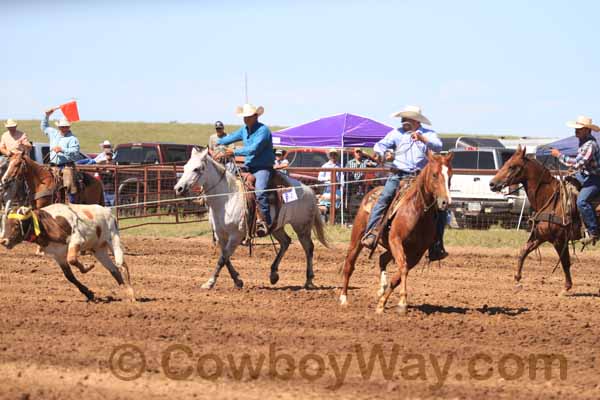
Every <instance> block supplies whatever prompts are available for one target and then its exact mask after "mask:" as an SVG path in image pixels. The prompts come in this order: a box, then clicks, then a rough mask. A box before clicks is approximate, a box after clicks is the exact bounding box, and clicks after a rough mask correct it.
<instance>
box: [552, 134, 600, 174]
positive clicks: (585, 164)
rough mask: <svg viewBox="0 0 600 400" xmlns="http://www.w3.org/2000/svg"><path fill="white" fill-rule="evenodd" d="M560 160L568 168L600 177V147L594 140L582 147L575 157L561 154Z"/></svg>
mask: <svg viewBox="0 0 600 400" xmlns="http://www.w3.org/2000/svg"><path fill="white" fill-rule="evenodd" d="M558 159H559V161H560V162H561V163H563V164H564V165H566V166H567V167H571V168H574V169H577V170H583V171H586V172H588V173H589V174H591V175H600V146H598V143H597V142H596V141H595V140H593V139H592V140H588V141H587V142H585V143H584V144H583V145H581V146H580V147H579V150H578V151H577V155H576V156H575V157H569V156H568V155H566V154H561V155H560V157H558Z"/></svg>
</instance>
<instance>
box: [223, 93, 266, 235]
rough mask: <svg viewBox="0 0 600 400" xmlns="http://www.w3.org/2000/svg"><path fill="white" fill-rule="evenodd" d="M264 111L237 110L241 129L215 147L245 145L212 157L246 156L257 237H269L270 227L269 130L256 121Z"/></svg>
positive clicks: (242, 108) (244, 108) (243, 107)
mask: <svg viewBox="0 0 600 400" xmlns="http://www.w3.org/2000/svg"><path fill="white" fill-rule="evenodd" d="M263 112H264V108H263V107H262V106H260V107H258V108H257V107H255V106H253V105H252V104H244V105H243V106H241V107H237V109H236V114H237V116H239V117H243V118H244V126H242V127H241V128H240V129H238V130H237V131H235V132H233V133H231V134H229V135H227V136H225V137H222V138H220V139H219V140H217V145H228V144H231V143H235V142H239V141H243V142H244V146H243V147H242V148H237V149H235V150H234V149H231V148H226V149H225V150H224V151H223V152H221V153H219V154H218V155H217V156H216V157H215V158H216V159H217V160H221V159H223V158H225V159H227V158H230V157H234V156H244V157H245V160H244V167H245V168H246V169H247V170H248V171H249V172H250V173H251V174H252V175H253V176H254V178H255V179H256V183H255V186H256V201H257V203H258V209H259V213H258V216H257V221H256V225H257V227H256V235H257V236H258V237H263V236H266V235H268V234H269V232H270V231H271V228H272V221H271V213H270V208H269V197H268V193H267V192H266V189H267V186H268V184H269V179H270V178H271V174H272V173H273V164H274V163H275V155H274V151H273V139H272V137H271V131H270V130H269V128H268V127H267V126H266V125H263V124H261V123H260V122H258V117H259V116H261V115H262V114H263Z"/></svg>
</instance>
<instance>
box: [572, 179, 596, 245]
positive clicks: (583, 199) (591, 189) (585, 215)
mask: <svg viewBox="0 0 600 400" xmlns="http://www.w3.org/2000/svg"><path fill="white" fill-rule="evenodd" d="M575 178H577V180H578V181H579V183H581V190H580V191H579V196H577V208H578V209H579V213H580V214H581V218H582V219H583V223H584V224H585V227H586V228H587V230H588V232H589V233H590V234H594V235H597V234H598V233H599V232H598V222H597V221H596V211H595V210H594V207H593V206H592V205H591V204H590V200H591V199H592V198H593V197H594V196H596V195H597V194H598V192H600V176H598V175H584V174H582V173H581V172H578V173H576V174H575Z"/></svg>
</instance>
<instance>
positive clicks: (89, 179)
mask: <svg viewBox="0 0 600 400" xmlns="http://www.w3.org/2000/svg"><path fill="white" fill-rule="evenodd" d="M21 179H25V181H26V182H27V186H28V187H29V190H31V192H32V193H31V195H32V197H33V201H32V204H31V205H32V207H33V208H35V209H40V208H42V207H45V206H47V205H50V204H52V203H55V202H57V201H56V199H57V198H60V196H59V195H60V192H61V189H59V188H57V183H56V180H55V179H54V176H53V174H52V172H51V171H50V169H49V168H48V167H47V166H44V165H40V164H38V163H37V162H35V161H33V160H32V159H31V158H29V157H28V156H27V155H25V154H23V153H14V154H12V155H11V156H10V159H9V163H8V167H7V169H6V172H5V173H4V176H3V177H2V184H3V185H5V186H6V185H8V184H10V183H11V182H14V181H17V180H21ZM83 181H84V188H83V189H82V190H80V191H79V192H78V193H77V195H76V196H75V198H76V203H79V204H98V205H101V206H104V190H103V187H102V182H100V181H98V180H97V179H94V177H93V176H91V175H90V174H88V173H85V172H84V173H83Z"/></svg>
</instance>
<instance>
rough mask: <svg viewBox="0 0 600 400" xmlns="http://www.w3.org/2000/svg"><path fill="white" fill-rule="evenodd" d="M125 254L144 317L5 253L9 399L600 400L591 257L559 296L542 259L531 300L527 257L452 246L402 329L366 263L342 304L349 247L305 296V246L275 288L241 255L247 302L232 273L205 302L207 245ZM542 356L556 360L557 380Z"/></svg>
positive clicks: (154, 244)
mask: <svg viewBox="0 0 600 400" xmlns="http://www.w3.org/2000/svg"><path fill="white" fill-rule="evenodd" d="M124 242H125V245H126V247H127V256H126V259H127V261H128V263H129V265H130V266H131V268H132V279H133V285H134V289H135V291H136V296H137V298H138V299H139V301H138V302H137V303H135V304H131V303H127V302H125V301H121V298H122V292H121V291H120V290H119V289H118V288H117V287H116V284H115V282H114V281H113V280H112V277H110V275H109V274H108V272H107V271H106V270H104V269H103V268H102V267H101V266H99V265H98V266H97V268H96V269H94V270H93V271H91V272H90V273H88V274H87V275H85V276H81V274H79V272H77V273H76V275H77V276H78V277H80V278H81V280H82V282H84V283H85V284H86V285H88V287H90V289H92V290H93V291H94V292H95V293H96V295H97V297H98V298H99V299H100V301H98V302H96V303H88V302H86V301H85V298H84V297H83V296H82V295H81V294H80V293H79V292H78V291H77V289H76V288H75V287H74V286H72V285H71V284H70V283H68V282H67V281H66V279H65V278H64V277H63V276H62V273H61V271H60V269H59V268H58V266H56V265H55V264H54V262H53V261H52V260H50V259H47V258H40V257H36V256H34V252H35V248H34V247H33V246H31V245H21V246H18V247H17V248H16V249H14V250H12V251H10V252H8V251H6V250H5V249H2V250H0V260H1V268H0V284H1V288H0V398H11V399H12V398H16V399H38V398H43V399H47V398H56V399H80V398H85V399H88V400H91V399H101V398H102V399H105V398H110V399H113V398H119V399H144V400H147V399H159V398H160V399H163V398H197V399H203V398H211V399H231V398H239V399H261V400H262V399H265V398H280V399H292V398H293V399H297V398H315V399H317V398H336V399H339V398H344V399H345V398H351V399H359V398H386V399H387V398H411V399H434V398H444V399H446V398H483V397H484V396H486V397H488V398H506V399H515V398H544V399H552V398H563V397H569V398H598V397H600V387H599V385H600V369H599V366H598V360H597V359H598V358H599V357H598V356H599V355H600V354H599V352H600V347H599V333H600V313H598V309H599V307H598V305H599V304H600V298H599V297H598V288H599V284H600V282H599V279H598V278H599V277H600V273H599V271H598V268H599V261H600V256H598V255H590V254H583V255H582V256H580V259H579V262H577V264H576V265H575V266H574V267H573V278H574V287H573V289H572V294H571V295H570V296H560V295H559V293H560V291H561V289H562V287H563V282H564V280H563V275H562V272H561V270H560V268H559V270H557V271H556V272H555V273H554V274H552V273H551V271H552V267H553V266H554V262H555V260H556V256H555V255H554V254H552V253H551V252H549V251H544V252H543V253H542V260H541V263H540V261H539V260H538V259H537V256H535V255H534V256H532V258H530V259H529V262H528V264H527V265H526V266H525V271H524V278H523V287H522V289H520V290H518V289H517V288H516V287H515V284H514V282H513V280H512V275H513V269H514V265H515V262H516V253H517V249H503V250H502V249H501V250H498V249H494V250H487V249H484V248H476V249H465V248H451V249H450V251H451V257H450V258H449V259H447V260H446V261H444V262H443V263H442V264H441V266H439V265H437V264H435V265H430V266H427V267H425V266H419V267H418V268H417V269H415V270H413V271H411V274H410V275H409V281H408V289H409V303H410V305H411V306H410V308H409V312H408V314H407V315H404V316H403V315H399V314H398V313H397V312H396V309H395V305H396V303H397V301H398V294H397V293H395V294H394V295H393V296H392V298H391V301H390V303H389V305H388V308H387V309H386V312H385V313H384V314H383V315H376V314H375V313H374V310H375V301H376V290H377V280H378V273H377V268H375V261H370V260H368V259H367V257H366V255H363V256H361V259H360V261H359V264H358V267H357V270H356V272H355V274H354V277H353V280H352V281H351V289H352V290H350V292H349V303H350V304H349V305H348V306H347V307H346V308H342V307H340V306H339V305H338V304H337V296H338V287H339V285H340V284H341V277H340V276H339V275H338V273H337V270H338V268H339V267H340V265H341V263H342V261H343V257H344V253H345V246H343V245H339V246H334V248H333V249H331V250H327V249H325V248H323V247H321V246H320V245H319V246H318V247H317V249H316V259H315V266H316V279H315V283H316V284H317V286H318V287H319V288H318V289H317V290H311V291H306V290H303V289H302V288H301V285H302V284H303V283H304V272H305V269H304V256H303V253H302V250H301V248H300V246H299V244H298V243H294V244H293V245H292V247H291V249H290V252H289V253H288V254H287V256H286V257H285V258H284V261H283V263H282V265H281V268H280V276H281V279H280V281H279V283H278V284H277V285H275V286H271V285H270V284H269V282H268V279H269V278H268V277H269V265H270V262H271V260H272V258H273V250H272V249H271V248H270V247H262V248H260V249H258V250H257V251H256V254H255V255H254V256H253V257H252V258H248V253H247V250H246V249H245V248H240V249H238V252H237V254H236V255H235V256H234V258H233V262H234V265H235V266H236V267H237V268H238V271H239V272H240V273H241V277H242V279H243V280H244V282H245V287H244V289H241V290H238V289H235V288H233V285H232V281H231V279H230V278H229V275H228V274H227V271H225V270H224V271H223V273H222V274H221V277H220V279H219V281H218V283H217V286H216V288H215V289H214V290H212V291H204V290H202V289H200V287H199V286H200V284H201V283H203V282H204V281H205V280H206V279H207V278H208V277H209V274H210V273H211V271H212V268H213V265H214V264H215V262H216V259H217V257H216V253H215V251H214V250H213V248H212V246H211V244H210V242H209V241H207V240H204V239H156V238H133V237H126V238H125V239H124ZM86 260H87V258H86ZM88 262H89V260H88ZM390 268H394V266H390ZM173 345H176V347H171V346H173ZM127 346H129V347H127ZM131 346H134V347H131ZM136 351H139V352H141V353H142V356H143V360H142V358H141V356H140V354H136V353H135V352H136ZM378 351H381V353H378ZM124 353H125V354H124ZM380 355H381V356H383V361H384V364H385V365H384V367H383V368H381V367H380V360H381V359H380V358H379V356H380ZM544 355H548V356H550V355H554V356H553V357H554V358H549V360H550V361H549V364H548V365H549V367H548V372H549V373H550V374H551V375H550V376H548V377H547V376H545V372H546V371H545V369H544V368H545V367H544V362H545V360H544V358H543V356H544ZM370 357H373V358H372V361H374V365H375V367H374V368H370V367H369V361H370ZM535 357H541V358H538V359H537V360H536V358H535ZM553 359H554V362H552V360H553ZM394 360H395V364H393V365H391V364H392V363H393V362H394ZM532 360H533V362H532ZM540 360H541V361H540ZM546 360H548V359H546ZM243 362H246V363H247V364H246V367H248V366H251V367H252V371H250V369H248V368H246V369H241V368H240V365H241V363H243ZM250 364H251V365H250ZM259 366H260V368H259ZM561 368H562V369H561ZM561 372H562V373H563V375H562V376H561V375H560V374H561ZM369 374H370V375H369Z"/></svg>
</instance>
